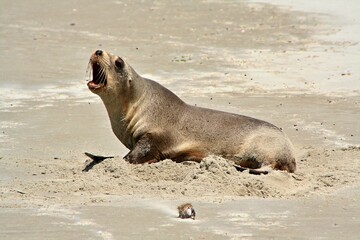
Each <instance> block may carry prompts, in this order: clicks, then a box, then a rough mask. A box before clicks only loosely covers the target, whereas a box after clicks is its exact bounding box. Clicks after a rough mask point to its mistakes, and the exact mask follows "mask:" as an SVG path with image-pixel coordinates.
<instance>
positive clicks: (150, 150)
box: [88, 52, 296, 172]
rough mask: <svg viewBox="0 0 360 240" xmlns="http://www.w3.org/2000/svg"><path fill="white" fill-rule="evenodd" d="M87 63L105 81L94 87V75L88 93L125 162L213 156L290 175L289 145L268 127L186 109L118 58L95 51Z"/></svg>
mask: <svg viewBox="0 0 360 240" xmlns="http://www.w3.org/2000/svg"><path fill="white" fill-rule="evenodd" d="M90 62H91V64H92V66H93V69H95V68H94V64H97V63H98V64H99V65H100V66H101V68H102V69H103V71H104V73H105V76H106V81H105V82H104V80H103V81H102V83H101V84H100V80H99V78H97V77H96V76H95V75H96V73H95V72H94V73H93V75H94V79H93V81H91V82H89V83H88V86H89V89H90V90H91V91H92V92H94V93H96V94H98V95H99V96H100V97H101V99H102V100H103V102H104V104H105V107H106V109H107V111H108V115H109V117H110V122H111V126H112V129H113V131H114V133H115V135H116V136H117V138H118V139H119V140H120V141H121V142H122V143H123V144H124V145H125V146H126V147H127V148H128V149H130V152H129V153H128V154H127V155H126V156H125V157H124V158H125V159H126V160H127V161H129V162H131V163H145V162H155V161H160V160H163V159H166V158H169V159H172V160H174V161H177V162H181V161H187V160H192V161H201V159H202V158H204V157H206V156H208V155H219V156H223V157H225V158H227V159H229V160H232V161H234V162H235V163H236V164H238V165H240V166H243V167H248V168H260V167H262V166H265V165H270V166H271V167H272V168H274V169H279V170H286V171H288V172H294V171H295V169H296V163H295V158H294V154H293V147H292V144H291V142H290V141H289V139H288V138H287V137H286V136H285V134H284V133H283V132H282V131H281V130H280V129H278V128H277V127H275V126H274V125H272V124H270V123H268V122H264V121H261V120H258V119H254V118H250V117H246V116H242V115H237V114H233V113H227V112H221V111H215V110H212V109H206V108H199V107H194V106H190V105H188V104H186V103H184V102H183V101H182V100H181V99H180V98H178V97H177V96H176V95H175V94H174V93H172V92H171V91H170V90H168V89H166V88H165V87H163V86H161V85H160V84H158V83H157V82H155V81H152V80H149V79H145V78H142V77H141V76H140V75H138V74H137V73H136V72H135V71H134V70H133V69H132V68H131V66H130V65H128V64H127V63H126V62H125V61H124V60H123V59H121V58H120V57H118V56H114V55H111V54H109V53H106V52H101V54H99V52H96V53H94V54H93V55H92V56H91V59H90ZM93 71H95V70H93ZM103 82H104V83H103Z"/></svg>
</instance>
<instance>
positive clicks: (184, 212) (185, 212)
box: [177, 203, 196, 220]
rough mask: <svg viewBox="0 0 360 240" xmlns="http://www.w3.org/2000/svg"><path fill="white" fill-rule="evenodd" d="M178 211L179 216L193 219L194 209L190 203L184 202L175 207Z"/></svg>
mask: <svg viewBox="0 0 360 240" xmlns="http://www.w3.org/2000/svg"><path fill="white" fill-rule="evenodd" d="M177 208H178V211H179V218H181V219H185V218H192V219H193V220H195V215H196V212H195V209H194V207H193V206H192V205H191V203H184V204H181V205H180V206H178V207H177Z"/></svg>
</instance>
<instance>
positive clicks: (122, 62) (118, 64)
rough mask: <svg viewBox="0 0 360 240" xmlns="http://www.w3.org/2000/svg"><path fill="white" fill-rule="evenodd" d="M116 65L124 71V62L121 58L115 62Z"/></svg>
mask: <svg viewBox="0 0 360 240" xmlns="http://www.w3.org/2000/svg"><path fill="white" fill-rule="evenodd" d="M115 65H116V67H117V68H119V69H122V68H123V67H124V61H123V60H122V59H121V58H118V59H116V60H115Z"/></svg>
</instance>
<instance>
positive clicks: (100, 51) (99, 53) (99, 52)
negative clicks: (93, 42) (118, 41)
mask: <svg viewBox="0 0 360 240" xmlns="http://www.w3.org/2000/svg"><path fill="white" fill-rule="evenodd" d="M102 53H103V51H102V50H96V52H95V55H96V56H101V55H102Z"/></svg>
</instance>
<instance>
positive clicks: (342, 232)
mask: <svg viewBox="0 0 360 240" xmlns="http://www.w3.org/2000/svg"><path fill="white" fill-rule="evenodd" d="M290 4H291V5H290ZM0 5H1V9H0V52H1V56H0V69H1V78H0V239H106V240H112V239H357V238H358V236H359V235H360V228H359V226H360V174H359V173H360V124H359V120H358V119H360V68H359V66H360V46H359V41H360V32H359V31H358V30H359V26H360V22H359V21H360V19H359V16H358V12H359V11H360V4H359V3H357V2H356V1H350V2H349V1H346V4H345V1H343V0H336V1H332V2H331V3H328V2H327V1H325V0H321V1H316V2H314V3H313V2H312V1H291V3H287V1H282V0H276V1H270V0H263V1H261V2H257V1H226V2H224V1H201V2H200V1H194V2H193V1H171V2H165V1H144V2H140V1H102V2H101V4H100V3H99V2H96V1H70V0H69V1H61V2H50V1H45V0H43V1H41V0H37V1H32V2H30V1H29V2H24V1H2V0H0ZM97 49H104V50H106V51H108V52H111V53H113V54H117V55H120V56H122V57H124V58H125V59H126V61H127V62H129V63H130V64H131V65H132V66H133V67H134V68H135V69H136V71H137V72H138V73H139V74H141V75H142V76H145V77H148V78H151V79H153V80H156V81H157V82H159V83H161V84H162V85H164V86H165V87H167V88H169V89H170V90H171V91H173V92H174V93H175V94H177V95H178V96H179V97H180V98H182V99H183V100H184V101H185V102H187V103H189V104H192V105H197V106H201V107H207V108H213V109H218V110H221V111H227V112H233V113H237V114H242V115H247V116H251V117H255V118H259V119H262V120H265V121H268V122H271V123H273V124H275V125H276V126H278V127H281V128H282V129H283V131H284V132H285V133H286V134H287V135H288V136H289V138H290V139H291V141H292V142H293V144H294V146H295V149H296V160H297V171H296V172H295V173H291V174H290V173H287V172H282V171H272V172H270V173H269V174H268V175H261V176H256V175H250V174H248V173H246V172H243V173H240V172H238V171H236V170H235V169H234V167H233V166H232V165H231V164H230V163H229V162H228V161H227V160H226V159H222V158H219V157H216V156H210V157H207V158H205V159H204V160H203V161H202V162H201V163H193V162H184V163H181V164H180V163H174V162H172V161H171V160H164V161H162V162H159V163H155V164H148V165H131V164H128V163H126V162H125V161H124V160H123V159H122V157H123V156H124V155H126V153H127V152H128V149H126V148H125V147H124V146H123V145H122V144H121V143H120V142H119V141H118V140H117V139H116V137H115V135H114V134H113V133H112V130H111V126H110V122H109V119H108V116H107V113H106V110H105V107H104V105H103V103H102V102H101V100H100V98H99V97H98V96H96V95H94V94H92V93H91V92H90V91H89V90H88V88H87V86H86V83H87V81H86V78H87V77H88V76H87V74H86V68H87V64H88V61H89V57H90V55H91V54H92V53H93V52H94V51H95V50H97ZM84 152H90V153H93V154H97V155H104V156H115V157H114V158H113V159H107V160H105V161H104V162H102V163H100V164H97V165H96V166H95V167H94V168H92V169H91V170H90V171H88V172H83V171H82V170H83V169H84V168H85V167H86V166H87V164H89V161H90V159H89V158H88V157H87V156H85V155H84ZM184 202H191V203H192V204H193V205H194V207H195V209H196V211H197V217H196V220H180V219H178V218H177V210H176V207H177V206H178V205H179V204H181V203H184Z"/></svg>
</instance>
